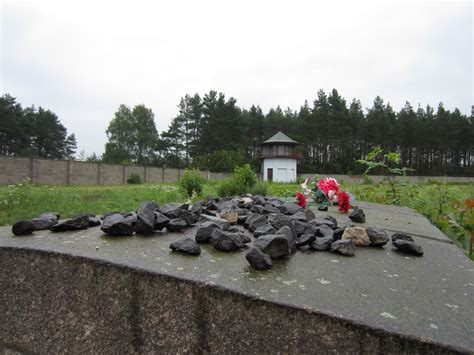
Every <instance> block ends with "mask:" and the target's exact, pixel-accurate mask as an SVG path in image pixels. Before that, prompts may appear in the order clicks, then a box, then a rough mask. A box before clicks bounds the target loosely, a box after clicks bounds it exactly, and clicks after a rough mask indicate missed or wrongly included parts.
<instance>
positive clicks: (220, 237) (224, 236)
mask: <svg viewBox="0 0 474 355" xmlns="http://www.w3.org/2000/svg"><path fill="white" fill-rule="evenodd" d="M211 241H212V245H213V246H214V248H216V249H217V250H221V251H233V250H238V249H240V248H242V247H243V246H244V243H243V242H242V238H241V236H240V235H239V234H237V233H230V232H225V231H221V230H220V229H215V230H214V232H213V233H212V238H211Z"/></svg>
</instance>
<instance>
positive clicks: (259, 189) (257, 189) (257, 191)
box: [249, 181, 268, 196]
mask: <svg viewBox="0 0 474 355" xmlns="http://www.w3.org/2000/svg"><path fill="white" fill-rule="evenodd" d="M249 192H250V193H251V194H252V195H263V196H265V195H266V194H267V192H268V186H267V184H266V183H265V182H263V181H258V182H257V183H256V184H255V185H253V186H252V187H251V188H250V190H249Z"/></svg>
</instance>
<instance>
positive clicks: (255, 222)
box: [249, 216, 267, 232]
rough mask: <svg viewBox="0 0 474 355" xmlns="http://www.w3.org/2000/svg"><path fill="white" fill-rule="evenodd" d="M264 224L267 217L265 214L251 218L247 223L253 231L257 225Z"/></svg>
mask: <svg viewBox="0 0 474 355" xmlns="http://www.w3.org/2000/svg"><path fill="white" fill-rule="evenodd" d="M265 224H267V217H265V216H260V217H258V218H256V219H254V220H252V221H251V222H250V223H249V229H250V230H251V231H252V232H253V231H255V230H256V229H257V228H258V227H262V226H264V225H265Z"/></svg>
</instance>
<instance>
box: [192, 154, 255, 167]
mask: <svg viewBox="0 0 474 355" xmlns="http://www.w3.org/2000/svg"><path fill="white" fill-rule="evenodd" d="M245 160H246V159H245V153H244V151H243V150H216V151H214V152H212V153H210V154H206V155H198V156H196V157H194V159H193V165H194V166H196V167H198V168H199V169H201V170H204V169H207V170H210V171H222V172H232V171H234V169H235V167H236V166H239V165H243V164H244V163H245Z"/></svg>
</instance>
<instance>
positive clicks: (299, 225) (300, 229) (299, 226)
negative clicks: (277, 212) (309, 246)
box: [294, 220, 310, 237]
mask: <svg viewBox="0 0 474 355" xmlns="http://www.w3.org/2000/svg"><path fill="white" fill-rule="evenodd" d="M294 226H295V231H296V235H297V236H298V237H299V236H302V235H303V234H304V232H305V230H307V229H308V228H309V226H310V224H309V223H308V222H302V221H298V220H296V221H294Z"/></svg>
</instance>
